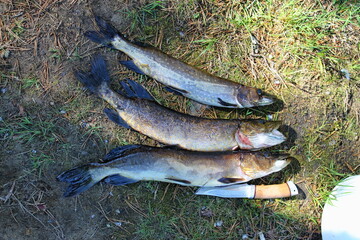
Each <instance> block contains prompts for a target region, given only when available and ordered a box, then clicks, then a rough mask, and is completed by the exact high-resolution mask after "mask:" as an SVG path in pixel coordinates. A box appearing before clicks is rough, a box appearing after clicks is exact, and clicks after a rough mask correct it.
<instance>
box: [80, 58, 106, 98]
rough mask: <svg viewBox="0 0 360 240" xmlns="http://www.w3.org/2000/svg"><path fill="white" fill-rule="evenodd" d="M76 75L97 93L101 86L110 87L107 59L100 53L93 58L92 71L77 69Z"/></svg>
mask: <svg viewBox="0 0 360 240" xmlns="http://www.w3.org/2000/svg"><path fill="white" fill-rule="evenodd" d="M75 76H76V78H77V79H78V80H79V81H80V82H81V83H83V84H84V85H85V87H86V88H87V89H89V90H90V91H91V92H93V93H95V94H97V95H99V94H100V89H101V87H106V88H108V84H109V82H110V76H109V72H108V71H107V67H106V63H105V60H104V58H103V57H102V56H100V55H99V56H96V57H95V58H94V59H93V60H92V62H91V71H90V72H83V71H77V72H75Z"/></svg>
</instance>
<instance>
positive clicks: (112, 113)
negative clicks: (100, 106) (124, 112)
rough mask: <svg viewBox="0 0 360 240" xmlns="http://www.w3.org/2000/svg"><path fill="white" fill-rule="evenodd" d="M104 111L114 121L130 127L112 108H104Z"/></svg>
mask: <svg viewBox="0 0 360 240" xmlns="http://www.w3.org/2000/svg"><path fill="white" fill-rule="evenodd" d="M104 113H105V114H106V116H107V117H108V118H109V119H110V120H111V121H113V122H114V123H116V124H118V125H120V126H122V127H124V128H127V129H132V128H131V127H130V126H129V125H128V124H127V123H126V122H125V121H124V119H122V118H121V117H120V115H119V113H118V112H117V111H115V110H113V109H110V108H105V109H104Z"/></svg>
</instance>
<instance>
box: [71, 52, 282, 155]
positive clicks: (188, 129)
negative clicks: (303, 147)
mask: <svg viewBox="0 0 360 240" xmlns="http://www.w3.org/2000/svg"><path fill="white" fill-rule="evenodd" d="M76 76H77V77H78V79H79V80H80V81H81V82H82V83H84V84H85V86H86V87H87V88H88V89H89V90H91V91H92V92H94V93H95V94H97V95H98V96H99V97H101V98H103V99H104V100H105V101H107V102H108V103H109V104H110V105H111V106H112V107H113V108H114V109H115V110H110V109H107V110H106V111H105V112H106V113H107V115H108V116H109V118H110V119H111V120H113V121H114V122H116V123H118V124H120V125H122V126H125V127H127V128H129V129H134V130H136V131H138V132H140V133H143V134H145V135H147V136H149V137H151V138H153V139H155V140H158V141H159V142H162V143H165V144H167V145H174V146H178V147H180V148H183V149H188V150H194V151H228V150H233V149H236V148H238V147H239V148H241V149H252V150H254V149H260V148H265V147H270V146H274V145H276V144H279V143H281V142H283V141H284V140H285V137H284V136H283V135H282V134H281V133H280V132H279V131H278V130H277V128H278V127H279V126H280V122H275V121H274V122H272V121H263V120H224V119H206V118H200V117H195V116H190V115H186V114H183V113H179V112H176V111H173V110H171V109H168V108H165V107H163V106H161V105H159V104H157V103H156V102H155V101H154V100H150V99H152V97H151V95H150V94H149V93H148V92H146V90H145V89H144V88H142V86H141V85H139V84H137V83H136V82H134V81H131V80H128V81H123V82H121V84H122V86H123V88H124V92H123V93H122V94H118V93H116V92H114V91H112V90H111V89H110V88H109V85H108V84H109V81H110V78H109V75H108V73H107V70H106V64H105V61H104V59H103V58H101V57H98V58H95V60H94V61H93V63H92V70H91V72H90V73H85V72H77V73H76ZM139 97H143V98H139ZM144 98H145V99H144Z"/></svg>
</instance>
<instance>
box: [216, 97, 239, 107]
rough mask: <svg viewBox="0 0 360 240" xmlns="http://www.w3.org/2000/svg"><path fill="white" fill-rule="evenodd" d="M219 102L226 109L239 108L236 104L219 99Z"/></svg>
mask: <svg viewBox="0 0 360 240" xmlns="http://www.w3.org/2000/svg"><path fill="white" fill-rule="evenodd" d="M218 102H219V104H221V105H223V106H224V107H237V105H236V104H233V103H228V102H225V101H224V100H222V99H221V98H218Z"/></svg>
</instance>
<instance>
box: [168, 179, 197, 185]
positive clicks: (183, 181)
mask: <svg viewBox="0 0 360 240" xmlns="http://www.w3.org/2000/svg"><path fill="white" fill-rule="evenodd" d="M165 179H167V180H171V181H174V182H178V183H180V184H191V182H190V181H188V180H184V179H176V178H165Z"/></svg>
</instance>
